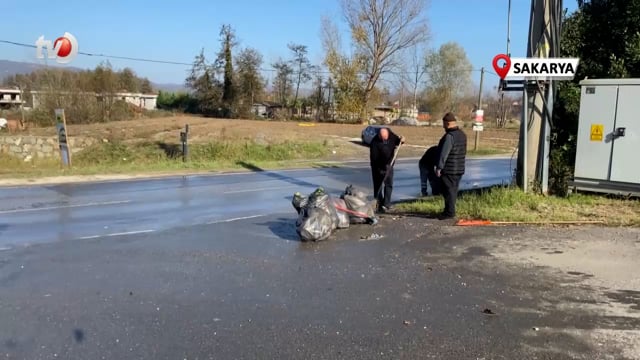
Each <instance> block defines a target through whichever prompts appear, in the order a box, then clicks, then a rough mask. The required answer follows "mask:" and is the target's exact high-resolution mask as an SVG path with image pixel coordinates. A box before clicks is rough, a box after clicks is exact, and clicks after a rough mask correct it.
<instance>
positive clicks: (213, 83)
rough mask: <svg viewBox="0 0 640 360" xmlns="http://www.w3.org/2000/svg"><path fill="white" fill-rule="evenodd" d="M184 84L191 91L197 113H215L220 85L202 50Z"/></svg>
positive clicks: (220, 91)
mask: <svg viewBox="0 0 640 360" xmlns="http://www.w3.org/2000/svg"><path fill="white" fill-rule="evenodd" d="M185 84H186V86H187V87H188V88H190V89H191V90H193V96H194V98H195V100H196V101H197V104H198V105H197V109H198V112H200V113H202V114H205V115H212V114H215V113H216V111H217V109H218V107H219V105H220V101H219V99H220V98H221V94H222V84H220V82H219V81H218V80H217V79H216V77H215V71H214V69H213V68H212V67H211V66H210V65H209V64H207V59H206V58H205V56H204V49H202V50H201V51H200V54H198V55H197V56H196V57H195V60H194V62H193V66H192V68H191V73H190V74H189V76H188V77H187V79H186V81H185Z"/></svg>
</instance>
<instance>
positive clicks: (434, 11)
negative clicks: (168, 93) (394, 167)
mask: <svg viewBox="0 0 640 360" xmlns="http://www.w3.org/2000/svg"><path fill="white" fill-rule="evenodd" d="M530 7H531V1H530V0H512V5H511V54H512V56H513V57H525V56H526V45H527V34H528V31H529V12H530ZM564 7H565V8H568V10H569V11H570V12H571V11H574V10H575V9H576V7H577V4H576V0H565V1H564ZM426 12H427V16H428V19H429V24H430V28H431V39H430V42H429V44H428V46H429V47H432V48H437V47H439V46H440V45H441V44H443V43H445V42H448V41H455V42H458V43H459V44H460V45H462V47H463V48H464V49H465V50H466V52H467V55H468V57H469V59H470V60H471V62H472V64H473V66H474V68H475V69H480V68H481V67H485V69H486V70H488V71H490V72H489V73H487V74H485V85H484V86H483V88H484V90H485V91H487V90H489V91H490V90H491V89H493V88H494V87H495V86H496V85H497V83H498V80H499V78H498V76H497V75H494V74H492V73H493V67H492V60H493V57H494V56H495V55H496V54H499V53H504V52H506V46H507V14H508V0H430V3H429V5H428V7H427V10H426ZM322 16H329V17H330V18H332V19H333V20H334V21H336V22H338V23H339V24H340V22H341V15H340V8H339V5H338V1H337V0H304V1H302V0H298V1H295V0H288V1H286V0H270V1H259V0H253V1H250V0H231V1H228V0H227V1H222V0H209V1H206V0H182V1H163V0H156V1H142V0H129V1H123V0H110V1H95V0H84V1H80V0H68V1H66V2H58V1H51V0H22V1H3V5H2V21H0V40H6V41H13V42H20V43H26V44H35V41H36V39H37V38H38V37H39V36H41V35H44V37H45V39H51V40H53V39H56V38H57V37H59V36H62V34H64V33H65V32H70V33H71V34H73V35H74V36H75V37H76V39H77V40H78V44H79V49H80V51H82V52H89V53H94V54H96V53H97V54H106V55H115V56H124V57H134V58H145V59H155V60H164V61H174V62H182V63H191V62H192V61H193V58H194V56H195V55H197V54H198V53H199V52H200V50H201V49H202V48H204V51H205V55H207V56H209V57H211V58H213V56H215V53H216V52H217V51H218V49H219V46H220V45H219V36H218V34H219V31H220V27H221V26H222V25H223V24H230V25H231V26H232V27H233V28H234V29H235V31H236V35H237V37H238V40H239V41H240V43H239V46H240V47H253V48H255V49H257V50H259V51H260V52H261V54H262V55H263V58H264V65H263V67H264V68H267V69H270V68H272V67H271V66H270V64H271V63H273V62H274V61H276V60H277V59H278V58H279V57H283V58H287V57H288V56H289V50H288V49H287V44H288V43H290V42H293V43H297V44H303V45H307V46H308V49H309V57H310V60H311V61H312V62H314V63H316V64H320V63H321V62H322V54H323V50H322V44H321V37H320V29H321V26H320V24H321V17H322ZM345 40H348V34H346V33H345V34H344V35H343V41H345ZM35 53H36V52H35V49H34V48H27V47H20V46H15V45H10V44H5V43H2V42H0V59H3V60H13V61H26V62H37V61H38V60H37V59H36V55H35ZM105 60H107V59H106V58H101V57H90V56H83V55H78V57H77V58H76V59H75V60H74V61H73V62H72V63H71V64H69V66H75V67H81V68H94V67H95V66H96V65H97V64H99V63H100V62H101V61H105ZM108 60H109V61H110V63H111V64H112V66H113V67H114V68H116V69H121V68H124V67H130V68H132V69H133V70H134V71H135V72H136V74H138V75H139V76H142V77H147V78H149V79H150V80H152V81H154V82H156V83H177V84H182V83H184V79H185V77H186V74H187V72H188V70H189V66H186V65H169V64H158V63H148V62H138V61H132V60H120V59H108ZM265 74H267V77H270V76H272V75H270V74H273V72H266V73H265ZM269 75H270V76H269ZM473 76H474V81H475V82H476V83H478V82H479V77H480V72H479V71H476V72H474V75H473Z"/></svg>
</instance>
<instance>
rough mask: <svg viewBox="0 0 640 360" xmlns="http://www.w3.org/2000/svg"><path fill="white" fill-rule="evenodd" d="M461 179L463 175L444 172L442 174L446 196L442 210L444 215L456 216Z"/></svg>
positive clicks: (443, 192)
mask: <svg viewBox="0 0 640 360" xmlns="http://www.w3.org/2000/svg"><path fill="white" fill-rule="evenodd" d="M460 179H462V175H449V174H442V175H441V176H440V181H441V184H442V196H443V197H444V211H443V212H442V215H444V216H451V217H453V216H456V200H457V198H458V187H459V186H460Z"/></svg>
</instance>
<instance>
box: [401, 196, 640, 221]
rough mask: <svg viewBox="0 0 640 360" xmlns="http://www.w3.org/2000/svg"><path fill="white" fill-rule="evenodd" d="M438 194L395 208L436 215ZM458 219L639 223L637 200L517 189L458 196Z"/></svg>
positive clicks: (441, 202) (439, 204)
mask: <svg viewBox="0 0 640 360" xmlns="http://www.w3.org/2000/svg"><path fill="white" fill-rule="evenodd" d="M443 207H444V200H443V199H442V197H441V196H436V197H428V198H425V199H421V200H417V201H414V202H409V203H404V204H399V205H398V210H400V211H402V212H407V213H418V214H426V215H431V216H435V215H437V214H438V213H440V212H441V211H442V209H443ZM456 211H457V215H458V218H460V219H474V220H491V221H585V220H598V221H603V222H605V223H606V224H607V225H625V226H639V225H640V200H622V199H615V198H610V197H606V196H601V195H586V194H572V195H570V196H568V197H566V198H560V197H554V196H542V195H538V194H531V193H524V192H522V191H521V190H520V189H517V188H504V187H500V188H492V189H487V190H483V191H481V192H479V193H477V192H468V193H463V194H461V195H460V196H459V197H458V201H457V203H456Z"/></svg>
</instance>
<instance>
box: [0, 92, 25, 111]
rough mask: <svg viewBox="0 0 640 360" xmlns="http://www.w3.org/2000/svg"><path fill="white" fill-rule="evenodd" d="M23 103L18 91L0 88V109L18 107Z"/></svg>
mask: <svg viewBox="0 0 640 360" xmlns="http://www.w3.org/2000/svg"><path fill="white" fill-rule="evenodd" d="M23 102H24V101H23V100H22V96H21V95H20V90H19V89H7V88H0V108H9V107H12V106H20V105H21V104H22V103H23Z"/></svg>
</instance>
